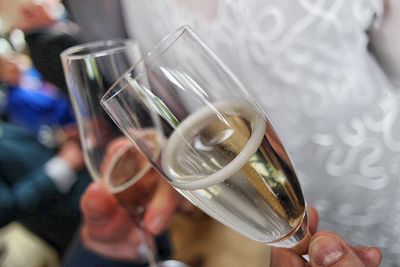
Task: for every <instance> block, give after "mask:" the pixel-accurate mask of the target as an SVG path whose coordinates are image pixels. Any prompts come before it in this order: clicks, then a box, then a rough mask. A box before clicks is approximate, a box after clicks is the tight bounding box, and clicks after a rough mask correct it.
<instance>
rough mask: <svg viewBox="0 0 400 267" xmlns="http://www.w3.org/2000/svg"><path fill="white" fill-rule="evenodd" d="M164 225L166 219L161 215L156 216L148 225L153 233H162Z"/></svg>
mask: <svg viewBox="0 0 400 267" xmlns="http://www.w3.org/2000/svg"><path fill="white" fill-rule="evenodd" d="M163 227H164V220H163V219H162V218H161V217H156V218H154V219H153V220H152V221H151V222H150V224H149V226H148V228H149V230H150V232H152V233H153V234H158V233H160V232H161V230H162V228H163Z"/></svg>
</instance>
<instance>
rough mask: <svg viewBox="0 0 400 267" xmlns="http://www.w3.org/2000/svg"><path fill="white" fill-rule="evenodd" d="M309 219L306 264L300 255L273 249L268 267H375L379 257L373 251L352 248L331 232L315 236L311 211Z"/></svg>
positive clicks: (375, 251)
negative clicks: (310, 237) (309, 238)
mask: <svg viewBox="0 0 400 267" xmlns="http://www.w3.org/2000/svg"><path fill="white" fill-rule="evenodd" d="M309 220H310V226H309V229H310V232H311V235H313V237H312V239H311V242H310V246H309V248H308V253H309V257H310V263H306V262H305V260H304V259H303V258H302V257H301V256H299V255H296V254H294V253H293V252H291V251H290V250H288V249H282V248H273V249H272V259H271V267H280V266H282V267H283V266H292V267H303V266H304V267H306V266H312V267H314V266H315V267H317V266H324V267H325V266H331V267H339V266H352V267H375V266H379V263H380V262H381V260H382V255H381V252H380V251H379V250H378V249H377V248H372V247H370V248H363V247H352V246H350V245H349V244H347V243H346V241H344V240H343V239H342V238H340V237H339V236H338V235H336V234H335V233H331V232H318V233H315V232H316V229H317V225H318V213H317V211H316V210H315V209H313V208H310V209H309Z"/></svg>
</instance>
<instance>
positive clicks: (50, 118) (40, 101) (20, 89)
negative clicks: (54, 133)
mask: <svg viewBox="0 0 400 267" xmlns="http://www.w3.org/2000/svg"><path fill="white" fill-rule="evenodd" d="M21 81H22V82H21V84H20V85H18V86H9V90H8V96H7V103H6V107H5V110H4V112H5V113H6V114H7V116H8V120H9V121H10V122H12V123H15V124H18V125H21V126H23V127H25V128H27V129H29V130H31V131H32V132H34V133H36V132H37V131H38V130H39V128H40V126H41V125H48V126H61V125H66V124H69V123H72V122H74V116H73V111H72V108H71V106H70V103H69V101H68V98H67V97H66V96H64V95H62V94H61V93H60V92H59V90H58V89H57V88H55V87H54V86H53V85H51V84H49V83H46V82H44V81H42V78H41V76H40V74H39V73H38V72H37V71H36V70H35V69H33V68H31V69H29V70H27V71H25V72H24V73H23V74H22V79H21Z"/></svg>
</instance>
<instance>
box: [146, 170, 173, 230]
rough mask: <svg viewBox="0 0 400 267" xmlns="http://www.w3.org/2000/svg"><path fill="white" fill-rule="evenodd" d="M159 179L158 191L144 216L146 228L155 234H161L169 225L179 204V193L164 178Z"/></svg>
mask: <svg viewBox="0 0 400 267" xmlns="http://www.w3.org/2000/svg"><path fill="white" fill-rule="evenodd" d="M156 175H158V173H157V174H156ZM159 179H160V182H159V185H158V187H157V192H156V193H155V195H154V197H153V199H152V200H151V203H150V204H149V206H148V207H147V211H146V214H145V216H144V225H145V228H146V230H147V231H149V232H150V233H152V234H154V235H157V234H159V233H160V232H162V231H163V230H164V229H165V228H166V227H167V226H168V224H169V222H170V220H171V219H172V215H173V213H174V212H175V210H176V208H177V206H178V204H179V195H178V193H177V192H176V191H175V190H174V189H173V188H172V187H171V186H170V185H169V184H168V182H166V181H165V180H164V179H163V178H161V177H159Z"/></svg>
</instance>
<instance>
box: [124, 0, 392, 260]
mask: <svg viewBox="0 0 400 267" xmlns="http://www.w3.org/2000/svg"><path fill="white" fill-rule="evenodd" d="M195 2H196V1H184V0H176V1H171V0H170V1H166V0H146V1H134V0H128V1H125V3H124V5H125V17H126V19H127V21H128V27H129V30H130V32H131V34H132V35H133V36H134V38H136V39H137V40H138V41H139V43H140V44H141V45H142V46H143V47H144V48H145V49H149V48H150V47H152V46H153V45H154V44H155V43H156V42H158V41H159V40H160V39H161V38H162V37H163V36H164V35H166V34H168V33H169V32H171V31H173V30H175V29H176V28H178V27H179V26H181V25H183V24H189V25H191V26H192V27H193V28H194V29H195V30H196V31H197V32H198V33H199V34H200V35H201V36H202V37H203V39H204V40H205V41H206V42H207V43H208V44H210V45H211V47H212V48H213V49H214V50H215V51H216V53H217V54H218V55H219V56H220V57H221V58H222V60H223V61H224V62H225V63H227V64H228V66H229V67H230V68H231V69H232V70H233V71H234V73H235V74H237V75H238V76H239V78H240V79H241V80H242V82H243V83H244V84H245V85H246V87H247V88H248V89H249V90H252V92H253V93H254V95H256V97H257V98H258V100H259V101H260V102H261V104H262V105H263V107H264V108H265V111H266V114H267V115H268V117H269V119H270V120H271V122H272V123H273V125H274V126H275V128H276V130H277V132H278V134H279V135H280V137H281V139H282V141H283V143H284V145H285V146H286V148H287V149H288V151H289V153H290V155H291V157H292V159H293V162H294V164H295V167H296V169H297V172H298V174H299V177H300V182H301V184H302V187H303V190H304V195H305V198H306V200H307V202H308V203H309V205H312V206H316V207H317V208H318V210H319V212H320V219H321V221H320V229H329V230H333V231H336V232H338V233H339V234H340V235H342V236H344V237H345V238H346V239H347V240H349V241H350V242H351V243H353V244H363V245H368V244H373V245H377V246H379V247H380V248H382V249H383V250H384V254H385V263H384V266H392V265H391V264H394V262H397V265H394V266H400V264H399V262H400V261H399V260H400V257H399V256H398V255H399V251H400V191H399V185H400V183H399V174H400V117H399V107H400V105H399V103H400V102H399V100H400V99H399V96H397V95H396V94H395V93H393V88H392V87H391V85H390V84H389V82H388V81H387V79H386V77H385V75H384V74H383V72H382V71H381V69H380V67H379V65H378V64H377V63H376V62H375V60H374V58H373V57H372V56H371V55H370V53H369V51H368V44H369V39H368V35H367V33H366V32H367V30H368V29H369V28H370V27H371V26H372V25H373V23H374V21H377V20H379V17H380V14H381V13H382V9H383V4H382V2H381V1H374V0H336V1H327V0H298V1H293V0H279V1H278V0H276V1H272V0H235V1H229V0H220V1H217V0H206V1H205V0H203V1H197V3H195ZM193 5H194V6H193ZM193 10H195V11H193Z"/></svg>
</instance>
